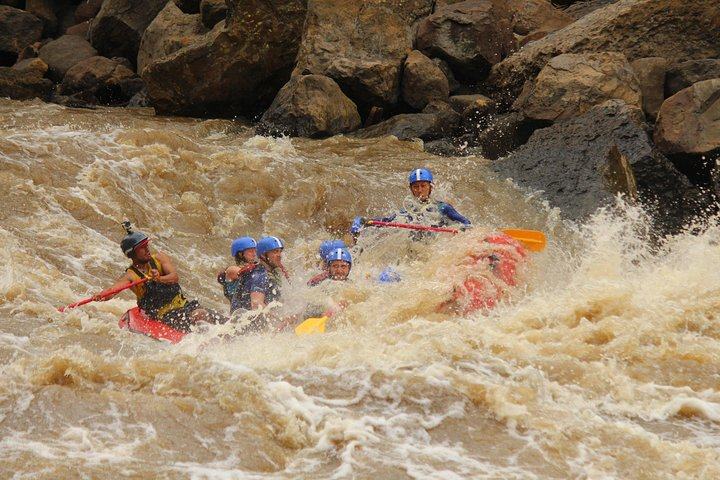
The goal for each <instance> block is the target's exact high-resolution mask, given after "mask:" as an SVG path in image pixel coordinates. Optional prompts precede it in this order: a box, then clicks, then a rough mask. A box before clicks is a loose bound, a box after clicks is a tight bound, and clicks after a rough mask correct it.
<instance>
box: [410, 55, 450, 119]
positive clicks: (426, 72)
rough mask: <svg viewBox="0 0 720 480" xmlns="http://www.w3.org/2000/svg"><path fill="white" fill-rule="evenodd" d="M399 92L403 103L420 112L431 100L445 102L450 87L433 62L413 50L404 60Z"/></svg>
mask: <svg viewBox="0 0 720 480" xmlns="http://www.w3.org/2000/svg"><path fill="white" fill-rule="evenodd" d="M401 92H402V93H401V95H402V99H403V100H404V101H405V103H407V104H408V105H410V106H411V107H412V108H414V109H416V110H422V109H423V108H425V106H426V105H427V104H428V103H429V102H430V101H431V100H432V99H441V100H447V98H448V96H449V95H450V86H449V84H448V79H447V77H446V76H445V74H444V73H443V71H442V70H441V69H440V67H438V66H437V64H435V62H433V61H432V60H430V59H429V58H428V57H426V56H425V55H423V54H422V53H421V52H419V51H418V50H413V51H412V52H410V54H409V55H408V57H407V59H405V64H404V68H403V75H402V83H401Z"/></svg>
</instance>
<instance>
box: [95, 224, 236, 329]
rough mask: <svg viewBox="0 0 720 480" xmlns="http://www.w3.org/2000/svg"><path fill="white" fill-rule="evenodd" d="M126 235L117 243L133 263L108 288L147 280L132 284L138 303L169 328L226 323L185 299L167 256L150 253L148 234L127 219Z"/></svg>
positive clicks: (109, 297) (209, 311) (175, 271)
mask: <svg viewBox="0 0 720 480" xmlns="http://www.w3.org/2000/svg"><path fill="white" fill-rule="evenodd" d="M122 225H123V227H125V231H126V232H127V235H125V237H124V238H123V239H122V241H121V242H120V248H121V249H122V251H123V253H124V254H125V256H127V257H128V258H130V260H132V265H130V266H129V267H128V268H126V269H125V275H123V276H122V277H121V278H120V279H119V280H118V281H117V282H115V284H114V285H113V286H112V287H111V289H116V288H120V287H123V286H125V285H129V284H131V283H133V282H135V281H137V280H140V279H142V278H147V279H148V281H146V282H144V283H141V284H139V285H136V286H134V287H131V289H132V291H133V292H134V293H135V295H136V296H137V304H138V307H140V308H141V309H142V310H144V312H145V314H146V315H147V316H148V317H150V318H153V319H155V320H159V321H161V322H162V323H164V324H166V325H169V326H170V327H172V328H174V329H176V330H181V331H183V332H189V331H190V328H191V327H192V326H193V325H194V324H195V323H197V322H209V323H225V322H226V321H227V320H228V319H227V318H226V317H224V316H222V315H220V314H219V313H217V312H215V311H213V310H210V309H207V308H202V307H201V306H200V303H199V302H198V301H197V300H188V299H187V298H185V294H184V293H183V291H182V288H180V284H179V283H178V282H179V280H180V276H179V275H178V273H177V270H176V269H175V265H173V263H172V260H170V257H169V256H168V255H167V254H165V253H163V252H156V253H155V254H153V253H152V252H151V251H150V237H148V236H147V235H146V234H144V233H142V232H137V231H133V230H132V227H131V226H130V222H124V223H123V224H122ZM114 296H115V295H108V296H105V297H101V296H100V294H97V295H95V296H94V297H93V300H95V301H96V302H98V301H106V300H110V299H111V298H113V297H114Z"/></svg>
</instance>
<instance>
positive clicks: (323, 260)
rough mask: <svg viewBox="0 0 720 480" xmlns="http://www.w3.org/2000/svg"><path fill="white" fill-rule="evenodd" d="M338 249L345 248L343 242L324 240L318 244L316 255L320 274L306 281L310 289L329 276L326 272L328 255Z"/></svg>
mask: <svg viewBox="0 0 720 480" xmlns="http://www.w3.org/2000/svg"><path fill="white" fill-rule="evenodd" d="M338 248H345V242H343V241H342V240H325V241H324V242H322V243H321V244H320V248H319V249H318V255H319V256H320V262H319V264H320V267H321V268H322V272H320V273H319V274H317V275H315V276H314V277H313V278H311V279H310V280H308V282H307V284H308V286H310V287H314V286H315V285H317V284H319V283H320V282H323V281H324V280H326V279H327V278H328V276H329V275H330V273H329V271H328V266H329V265H328V259H327V257H328V255H329V254H330V252H332V251H335V250H337V249H338Z"/></svg>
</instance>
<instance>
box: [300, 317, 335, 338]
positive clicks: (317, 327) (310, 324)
mask: <svg viewBox="0 0 720 480" xmlns="http://www.w3.org/2000/svg"><path fill="white" fill-rule="evenodd" d="M328 318H330V317H329V316H328V315H323V316H322V317H313V318H308V319H306V320H305V321H304V322H302V323H301V324H300V325H298V326H297V327H295V335H297V336H298V337H300V336H302V335H310V334H311V333H324V332H325V322H327V321H328Z"/></svg>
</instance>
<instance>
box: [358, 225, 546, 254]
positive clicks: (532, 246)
mask: <svg viewBox="0 0 720 480" xmlns="http://www.w3.org/2000/svg"><path fill="white" fill-rule="evenodd" d="M365 224H366V225H371V226H373V227H397V228H409V229H411V230H429V231H432V232H446V233H458V232H459V230H453V229H451V228H440V227H425V226H422V225H409V224H407V223H394V222H383V221H380V220H368V221H367V222H365ZM501 232H503V233H504V234H505V235H508V236H510V237H512V238H514V239H515V240H517V241H519V242H520V243H522V244H523V245H524V246H525V248H527V249H528V250H532V251H533V252H540V251H542V250H543V249H544V248H545V244H546V243H547V240H546V239H545V234H544V233H542V232H539V231H537V230H519V229H514V228H508V229H505V230H501Z"/></svg>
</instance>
